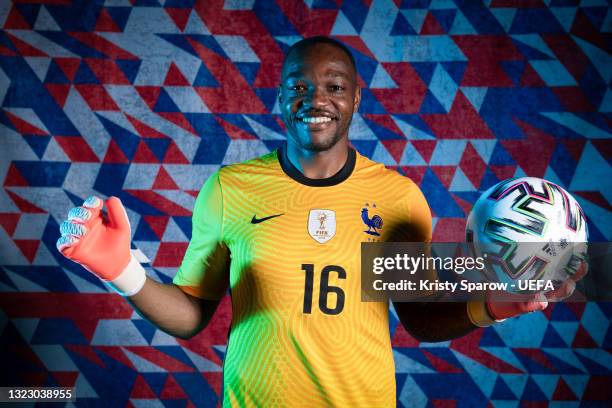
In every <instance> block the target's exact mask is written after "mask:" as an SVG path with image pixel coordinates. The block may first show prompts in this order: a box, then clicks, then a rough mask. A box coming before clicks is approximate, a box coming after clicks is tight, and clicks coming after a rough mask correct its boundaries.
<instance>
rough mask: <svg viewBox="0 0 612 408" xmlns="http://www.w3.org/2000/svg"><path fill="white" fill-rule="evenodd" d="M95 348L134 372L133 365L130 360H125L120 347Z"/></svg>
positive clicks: (125, 357)
mask: <svg viewBox="0 0 612 408" xmlns="http://www.w3.org/2000/svg"><path fill="white" fill-rule="evenodd" d="M92 334H93V332H92ZM96 348H97V349H98V350H100V351H102V352H103V353H104V354H106V355H108V356H109V357H111V358H113V359H114V360H117V361H119V362H120V363H121V364H123V365H125V366H127V367H130V368H131V369H133V370H134V371H136V367H134V364H132V362H131V361H130V359H129V358H127V356H126V355H125V353H124V352H123V350H122V349H121V347H116V346H97V347H96Z"/></svg>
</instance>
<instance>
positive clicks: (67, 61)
mask: <svg viewBox="0 0 612 408" xmlns="http://www.w3.org/2000/svg"><path fill="white" fill-rule="evenodd" d="M53 61H54V62H55V63H56V64H57V66H58V67H60V69H61V70H62V72H63V73H64V75H66V78H68V80H69V81H70V82H72V81H74V77H75V75H76V73H77V70H78V69H79V65H81V60H80V59H79V58H53Z"/></svg>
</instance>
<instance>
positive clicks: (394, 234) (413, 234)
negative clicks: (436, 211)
mask: <svg viewBox="0 0 612 408" xmlns="http://www.w3.org/2000/svg"><path fill="white" fill-rule="evenodd" d="M407 187H408V188H407V189H403V194H402V199H401V200H400V201H399V202H398V206H397V211H398V212H399V215H400V216H399V219H398V221H397V222H396V223H394V225H392V226H391V228H390V231H389V236H388V239H387V241H390V242H431V236H432V219H431V210H430V209H429V205H428V204H427V200H426V199H425V196H424V195H423V193H422V192H421V189H419V187H418V186H417V185H416V184H415V183H414V182H413V181H412V180H408V186H407Z"/></svg>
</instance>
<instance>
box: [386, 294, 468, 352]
mask: <svg viewBox="0 0 612 408" xmlns="http://www.w3.org/2000/svg"><path fill="white" fill-rule="evenodd" d="M394 307H395V311H396V312H397V315H398V317H399V319H400V322H401V323H402V324H403V325H404V328H405V329H406V330H407V331H408V332H409V333H410V334H411V335H412V336H413V337H414V338H416V339H417V340H419V341H426V342H438V341H447V340H452V339H455V338H458V337H461V336H464V335H466V334H468V333H469V332H471V331H472V330H474V329H476V328H477V327H476V326H475V325H474V324H472V322H471V321H470V318H469V317H468V313H467V306H466V303H465V302H453V303H450V302H429V303H414V302H411V303H408V302H402V303H400V302H397V303H394Z"/></svg>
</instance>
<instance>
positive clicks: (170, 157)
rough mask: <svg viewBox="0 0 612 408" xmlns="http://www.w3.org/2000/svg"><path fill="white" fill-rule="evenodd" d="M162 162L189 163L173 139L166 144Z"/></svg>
mask: <svg viewBox="0 0 612 408" xmlns="http://www.w3.org/2000/svg"><path fill="white" fill-rule="evenodd" d="M163 162H164V163H168V164H170V163H171V164H189V160H187V158H186V157H185V155H184V154H183V152H181V149H179V147H178V146H177V145H176V143H175V142H174V141H173V142H170V144H169V145H168V149H167V150H166V154H165V155H164V160H163Z"/></svg>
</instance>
